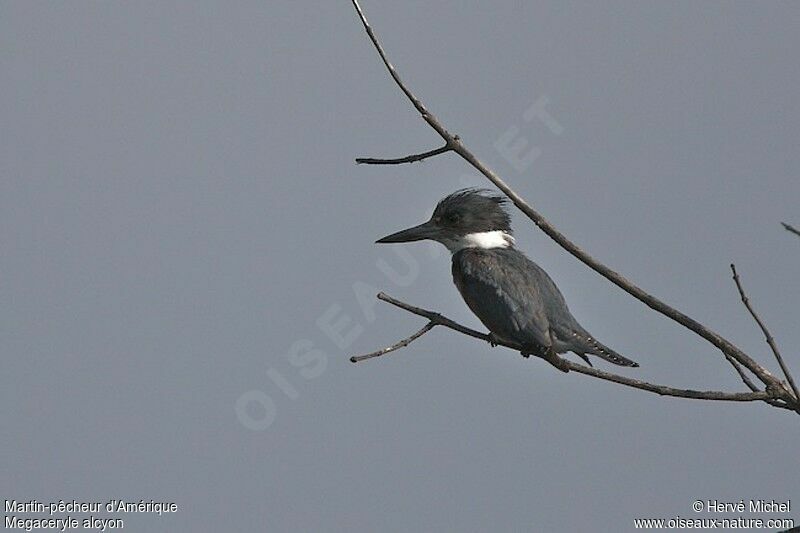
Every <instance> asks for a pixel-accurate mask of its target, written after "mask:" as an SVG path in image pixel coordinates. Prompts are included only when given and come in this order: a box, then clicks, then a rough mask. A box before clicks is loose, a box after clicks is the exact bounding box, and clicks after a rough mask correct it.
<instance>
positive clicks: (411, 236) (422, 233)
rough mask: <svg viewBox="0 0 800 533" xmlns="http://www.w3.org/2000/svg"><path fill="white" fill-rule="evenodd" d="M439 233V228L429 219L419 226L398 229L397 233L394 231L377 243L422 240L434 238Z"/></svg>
mask: <svg viewBox="0 0 800 533" xmlns="http://www.w3.org/2000/svg"><path fill="white" fill-rule="evenodd" d="M437 233H438V229H437V228H436V226H435V225H434V223H433V222H432V221H430V220H429V221H427V222H425V223H424V224H420V225H419V226H414V227H413V228H408V229H404V230H403V231H398V232H397V233H392V234H391V235H387V236H386V237H383V238H382V239H378V240H377V241H375V242H377V243H381V244H383V243H394V242H412V241H422V240H425V239H433V238H434V236H436V235H437Z"/></svg>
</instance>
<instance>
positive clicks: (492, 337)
mask: <svg viewBox="0 0 800 533" xmlns="http://www.w3.org/2000/svg"><path fill="white" fill-rule="evenodd" d="M487 336H488V337H489V339H488V340H489V344H491V345H492V348H497V346H498V344H500V343H499V342H497V336H495V334H494V333H492V332H491V331H490V332H489V335H487Z"/></svg>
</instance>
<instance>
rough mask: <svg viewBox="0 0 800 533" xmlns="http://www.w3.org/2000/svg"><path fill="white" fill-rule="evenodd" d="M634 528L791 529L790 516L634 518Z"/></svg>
mask: <svg viewBox="0 0 800 533" xmlns="http://www.w3.org/2000/svg"><path fill="white" fill-rule="evenodd" d="M633 526H634V527H635V528H636V529H747V528H750V529H781V530H783V529H791V528H793V527H794V520H793V519H792V518H745V517H743V516H738V517H736V518H682V517H680V516H676V517H674V518H634V519H633Z"/></svg>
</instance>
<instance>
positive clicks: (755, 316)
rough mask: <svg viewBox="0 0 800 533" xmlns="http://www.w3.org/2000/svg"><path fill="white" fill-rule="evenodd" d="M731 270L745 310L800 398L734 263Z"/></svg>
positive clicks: (796, 396)
mask: <svg viewBox="0 0 800 533" xmlns="http://www.w3.org/2000/svg"><path fill="white" fill-rule="evenodd" d="M731 272H732V273H733V282H734V283H736V288H737V289H738V290H739V296H740V297H741V298H742V303H743V304H744V306H745V307H746V308H747V311H748V312H749V313H750V316H752V317H753V320H755V321H756V324H758V327H759V328H761V332H762V333H763V334H764V337H766V341H767V344H768V345H769V347H770V349H771V350H772V353H773V354H775V359H777V361H778V364H779V365H780V367H781V370H782V371H783V375H784V376H786V380H787V381H788V382H789V386H791V387H792V392H793V393H794V397H795V400H800V392H797V385H795V383H794V379H792V374H791V373H790V372H789V369H788V368H787V367H786V363H784V362H783V357H782V356H781V352H780V350H778V345H777V344H776V343H775V339H773V338H772V335H771V334H770V332H769V330H768V329H767V326H766V325H765V324H764V321H763V320H761V317H759V316H758V314H757V313H756V311H755V309H753V306H752V305H751V304H750V299H749V298H748V297H747V295H746V294H745V292H744V289H743V288H742V283H741V281H739V274H738V273H737V272H736V265H734V264H733V263H731Z"/></svg>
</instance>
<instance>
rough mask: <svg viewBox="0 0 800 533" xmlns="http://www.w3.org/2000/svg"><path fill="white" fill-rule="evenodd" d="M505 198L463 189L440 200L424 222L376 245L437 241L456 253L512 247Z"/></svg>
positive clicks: (483, 191) (484, 191) (481, 191)
mask: <svg viewBox="0 0 800 533" xmlns="http://www.w3.org/2000/svg"><path fill="white" fill-rule="evenodd" d="M506 202H507V200H506V198H505V197H502V196H498V195H496V194H494V193H492V192H491V191H488V190H486V189H462V190H460V191H456V192H454V193H453V194H451V195H449V196H447V197H445V198H444V199H442V200H441V201H440V202H439V203H438V204H437V205H436V209H434V210H433V216H431V218H430V220H428V221H427V222H425V223H423V224H420V225H419V226H414V227H413V228H408V229H405V230H403V231H398V232H397V233H393V234H391V235H387V236H386V237H383V238H382V239H378V240H377V241H376V242H378V243H397V242H412V241H421V240H425V239H430V240H434V241H438V242H440V243H442V244H444V245H445V246H447V248H448V249H449V250H450V251H451V252H453V253H455V252H457V251H458V250H461V249H462V248H508V247H509V246H513V245H514V237H513V236H512V231H511V217H510V216H509V214H508V211H506V209H505V205H506Z"/></svg>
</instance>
